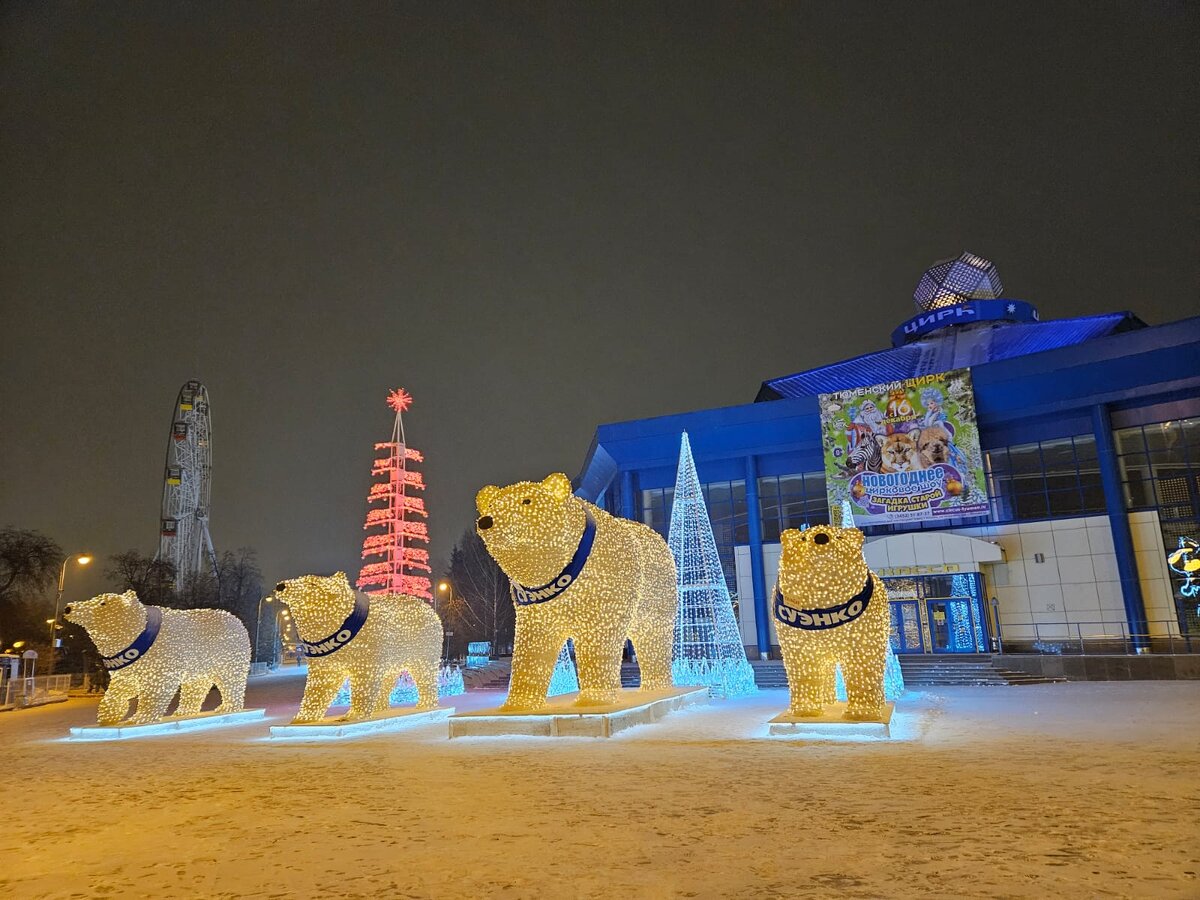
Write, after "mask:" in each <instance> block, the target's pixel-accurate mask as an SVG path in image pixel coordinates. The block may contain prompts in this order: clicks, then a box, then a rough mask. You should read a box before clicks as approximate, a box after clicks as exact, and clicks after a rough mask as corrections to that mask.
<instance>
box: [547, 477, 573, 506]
mask: <svg viewBox="0 0 1200 900" xmlns="http://www.w3.org/2000/svg"><path fill="white" fill-rule="evenodd" d="M542 487H544V488H545V489H546V490H547V491H549V492H550V496H551V497H553V498H554V499H555V500H559V501H562V500H566V499H567V498H568V497H570V496H571V479H570V478H568V477H567V476H566V475H564V474H563V473H562V472H555V473H554V474H553V475H547V476H546V477H545V478H543V479H542Z"/></svg>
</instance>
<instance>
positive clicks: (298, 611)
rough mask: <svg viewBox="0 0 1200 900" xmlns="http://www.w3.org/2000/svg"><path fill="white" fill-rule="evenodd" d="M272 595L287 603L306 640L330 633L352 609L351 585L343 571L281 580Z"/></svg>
mask: <svg viewBox="0 0 1200 900" xmlns="http://www.w3.org/2000/svg"><path fill="white" fill-rule="evenodd" d="M275 596H276V597H278V598H279V599H280V600H281V601H283V602H284V603H286V604H287V607H288V609H289V610H290V611H291V615H292V618H293V619H295V620H296V629H297V630H298V631H299V632H300V637H302V638H304V639H305V640H309V641H316V640H320V639H321V638H322V637H324V636H326V635H327V634H330V633H331V632H332V631H334V630H335V629H336V628H337V627H338V626H339V625H341V624H342V622H343V621H345V619H346V616H348V615H350V611H351V610H353V609H354V599H355V593H354V588H352V587H351V586H350V579H349V578H347V577H346V573H345V572H334V573H333V574H332V575H301V576H300V577H299V578H292V579H289V580H288V581H281V582H279V584H277V585H275Z"/></svg>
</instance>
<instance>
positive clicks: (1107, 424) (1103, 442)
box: [1092, 403, 1149, 650]
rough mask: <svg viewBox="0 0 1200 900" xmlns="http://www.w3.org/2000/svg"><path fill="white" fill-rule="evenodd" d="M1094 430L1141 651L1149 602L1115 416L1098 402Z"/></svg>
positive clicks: (1129, 614) (1129, 615) (1124, 595)
mask: <svg viewBox="0 0 1200 900" xmlns="http://www.w3.org/2000/svg"><path fill="white" fill-rule="evenodd" d="M1092 432H1093V433H1094V434H1095V436H1096V456H1097V458H1098V459H1099V462H1100V483H1101V484H1102V485H1103V486H1104V504H1105V506H1106V507H1107V508H1108V525H1109V528H1110V529H1111V530H1112V538H1113V550H1114V552H1115V553H1116V557H1117V576H1118V578H1120V581H1121V599H1122V600H1123V601H1124V604H1125V619H1126V621H1127V622H1128V624H1129V631H1130V632H1131V634H1132V635H1133V644H1134V647H1135V648H1137V649H1138V650H1141V649H1142V648H1143V647H1146V646H1148V645H1149V629H1148V628H1147V625H1146V604H1145V602H1144V601H1143V600H1142V584H1141V582H1140V581H1139V580H1138V569H1137V553H1135V552H1134V549H1133V529H1131V528H1130V527H1129V510H1128V509H1126V508H1125V488H1124V486H1123V485H1122V484H1121V470H1120V468H1119V464H1118V462H1117V448H1116V446H1115V445H1114V444H1113V427H1112V416H1110V415H1109V412H1108V407H1107V406H1105V405H1104V404H1103V403H1098V404H1096V405H1095V406H1093V407H1092Z"/></svg>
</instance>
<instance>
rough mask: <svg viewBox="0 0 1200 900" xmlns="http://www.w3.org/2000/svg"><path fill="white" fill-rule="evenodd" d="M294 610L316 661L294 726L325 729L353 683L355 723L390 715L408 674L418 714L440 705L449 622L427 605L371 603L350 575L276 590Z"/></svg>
mask: <svg viewBox="0 0 1200 900" xmlns="http://www.w3.org/2000/svg"><path fill="white" fill-rule="evenodd" d="M275 595H276V596H277V597H279V599H280V600H282V601H283V602H285V603H286V604H287V605H288V608H289V609H290V610H291V612H292V619H293V620H295V623H296V630H297V631H298V632H299V634H300V640H301V641H302V642H303V645H304V653H305V656H306V657H307V658H308V678H307V680H306V681H305V682H304V698H303V699H302V700H301V701H300V710H299V712H297V713H296V717H295V718H294V719H293V720H292V723H293V724H296V725H300V724H305V723H311V722H319V721H320V720H321V719H323V718H324V717H325V713H326V711H327V710H328V709H329V705H330V704H331V703H332V702H333V698H334V697H335V696H336V695H337V693H338V690H339V689H340V688H341V686H342V684H343V683H344V682H345V681H346V679H349V680H350V709H349V711H348V712H347V713H346V715H345V716H344V717H343V718H344V719H345V720H347V721H353V720H357V719H369V718H371V717H372V716H377V715H379V714H380V713H382V712H384V711H385V710H386V709H387V708H388V697H389V695H390V694H391V692H392V688H393V687H394V686H395V684H396V680H397V679H398V678H399V677H400V675H401V673H402V672H405V671H407V672H408V673H409V674H410V675H411V676H412V680H413V682H414V683H415V684H416V686H417V709H434V708H436V707H437V705H438V668H439V664H440V662H441V654H442V620H441V619H439V618H438V615H437V613H435V612H434V611H433V610H432V609H431V608H430V606H429V604H427V603H426V602H425V601H424V600H421V599H420V598H419V597H409V596H406V595H403V594H384V595H379V596H374V597H368V596H367V595H366V594H364V593H362V592H361V591H356V590H354V588H352V587H351V586H350V580H349V579H348V578H347V577H346V573H345V572H338V573H336V574H334V575H331V576H324V575H303V576H301V577H299V578H293V579H292V580H290V581H281V582H280V583H279V584H277V585H276V586H275Z"/></svg>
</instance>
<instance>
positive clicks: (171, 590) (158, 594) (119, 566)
mask: <svg viewBox="0 0 1200 900" xmlns="http://www.w3.org/2000/svg"><path fill="white" fill-rule="evenodd" d="M104 576H105V577H106V578H107V579H108V580H109V582H110V584H111V585H112V586H113V588H114V589H115V590H117V591H135V592H136V593H137V595H138V599H139V600H141V601H142V602H143V603H149V604H152V605H154V606H171V607H174V606H176V605H177V603H178V601H177V599H176V597H175V566H174V565H172V564H171V563H170V562H169V561H167V560H165V559H155V558H154V557H152V556H143V555H142V554H141V553H138V551H136V550H126V551H125V552H124V553H117V554H114V555H113V556H110V557H109V558H108V568H106V569H105V570H104Z"/></svg>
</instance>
